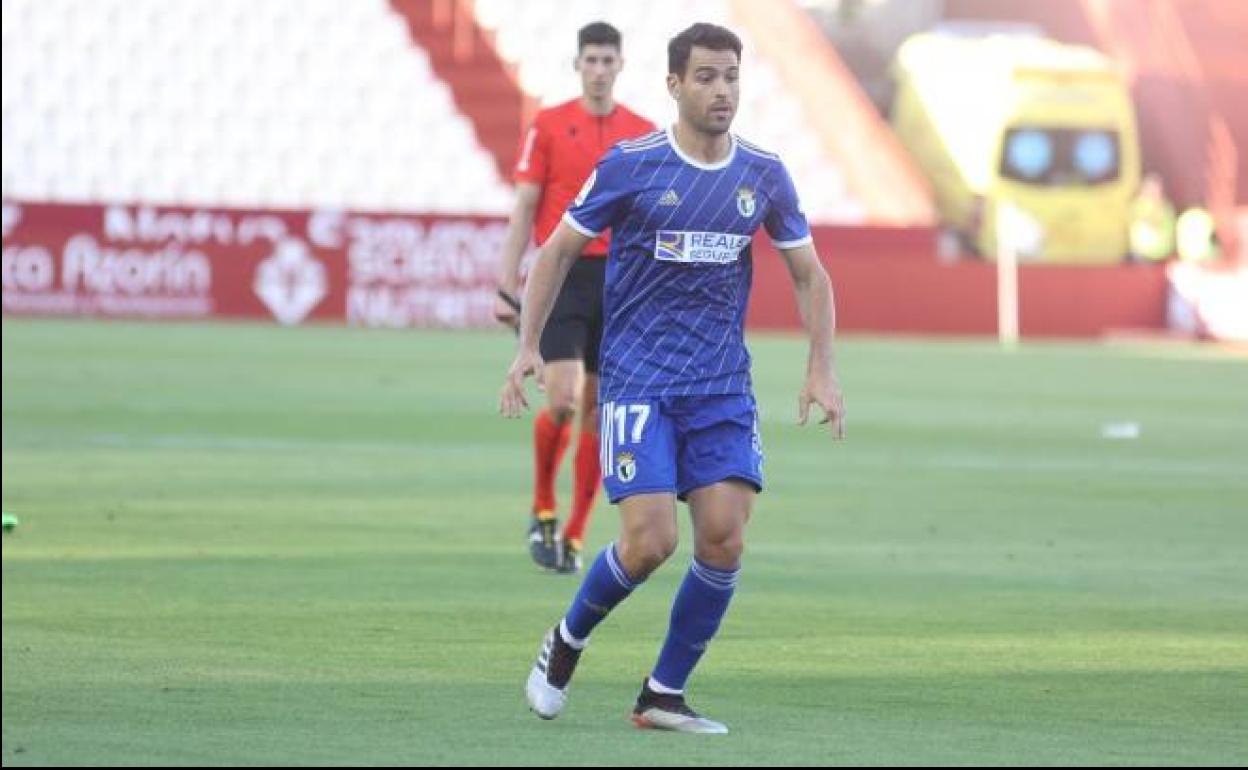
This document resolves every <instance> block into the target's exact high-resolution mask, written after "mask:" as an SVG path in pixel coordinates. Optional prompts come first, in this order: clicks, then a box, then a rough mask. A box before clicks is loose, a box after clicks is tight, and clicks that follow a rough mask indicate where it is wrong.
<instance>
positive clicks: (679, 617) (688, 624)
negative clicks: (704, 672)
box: [651, 559, 741, 691]
mask: <svg viewBox="0 0 1248 770" xmlns="http://www.w3.org/2000/svg"><path fill="white" fill-rule="evenodd" d="M740 572H741V568H740V567H738V568H737V569H731V570H723V569H716V568H715V567H712V566H711V565H709V564H707V563H705V562H702V561H698V560H697V559H694V560H693V564H691V565H690V566H689V572H688V573H686V574H685V580H684V582H683V583H681V584H680V590H679V591H677V592H676V600H675V601H674V602H672V622H671V625H670V626H669V627H668V630H667V641H665V642H664V643H663V649H662V651H661V652H659V662H658V663H656V664H655V666H654V673H653V674H651V679H653V680H655V681H656V682H657V683H658V684H660V685H662V686H663V687H666V688H668V689H671V690H678V691H679V690H684V689H685V682H687V681H689V674H690V673H691V672H692V671H693V667H694V666H696V665H698V660H699V659H701V657H702V653H704V652H706V645H707V644H708V643H709V642H710V641H711V639H712V638H713V637H714V636H715V632H716V631H718V630H719V622H720V621H721V620H723V619H724V613H725V612H727V611H728V603H729V602H730V601H732V593H733V590H734V589H736V587H737V575H739V574H740Z"/></svg>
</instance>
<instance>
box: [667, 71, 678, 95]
mask: <svg viewBox="0 0 1248 770" xmlns="http://www.w3.org/2000/svg"><path fill="white" fill-rule="evenodd" d="M667 93H668V94H669V95H670V96H671V97H672V98H673V99H675V100H677V101H680V78H679V77H677V76H676V73H674V72H669V73H667Z"/></svg>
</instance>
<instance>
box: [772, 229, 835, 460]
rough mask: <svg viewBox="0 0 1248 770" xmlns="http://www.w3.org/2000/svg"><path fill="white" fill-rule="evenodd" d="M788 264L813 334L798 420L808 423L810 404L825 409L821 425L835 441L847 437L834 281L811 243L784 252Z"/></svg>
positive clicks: (798, 301) (806, 324) (803, 318)
mask: <svg viewBox="0 0 1248 770" xmlns="http://www.w3.org/2000/svg"><path fill="white" fill-rule="evenodd" d="M780 254H781V256H783V257H784V262H785V265H786V266H787V267H788V268H789V275H790V276H791V277H792V278H793V287H794V289H795V290H796V291H797V305H798V309H799V310H800V311H801V314H802V323H803V324H804V325H805V326H806V331H807V332H808V333H809V334H810V357H809V359H808V360H807V364H806V382H805V384H804V385H803V386H802V392H801V394H800V395H799V396H798V397H797V408H798V421H799V422H800V423H801V424H802V425H805V424H806V419H807V417H808V416H809V413H810V406H811V404H818V405H819V407H820V408H822V409H823V413H824V417H823V419H822V420H820V422H821V423H827V424H828V427H829V428H831V430H832V436H833V438H838V439H840V438H844V437H845V400H844V398H843V396H842V395H841V383H840V378H839V377H838V376H837V374H836V361H835V358H834V356H833V352H832V337H833V335H834V333H835V330H836V300H835V298H834V297H833V293H832V281H831V279H829V278H828V273H827V271H826V270H824V269H823V264H822V263H820V261H819V255H818V254H817V253H816V252H815V247H814V246H813V245H812V244H809V243H807V244H805V245H802V246H797V247H795V248H792V249H782V250H781V251H780Z"/></svg>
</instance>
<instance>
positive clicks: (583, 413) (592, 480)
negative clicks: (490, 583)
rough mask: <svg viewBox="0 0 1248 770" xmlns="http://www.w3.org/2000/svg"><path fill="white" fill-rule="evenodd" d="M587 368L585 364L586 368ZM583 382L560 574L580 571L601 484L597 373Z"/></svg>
mask: <svg viewBox="0 0 1248 770" xmlns="http://www.w3.org/2000/svg"><path fill="white" fill-rule="evenodd" d="M588 365H589V362H588V361H587V362H586V366H587V368H588ZM584 382H585V384H584V385H583V386H582V388H581V409H580V438H579V439H578V441H577V445H576V459H575V465H574V471H573V477H572V514H571V515H570V516H569V517H568V523H567V525H566V526H564V528H563V538H562V549H563V553H562V554H561V556H560V559H559V571H560V572H564V573H569V574H574V573H577V572H580V571H581V566H582V564H581V552H582V550H583V546H584V541H585V530H586V528H587V527H588V526H589V518H590V515H591V514H592V512H593V509H594V500H595V499H596V498H597V497H598V487H599V485H600V484H601V482H602V465H601V463H600V461H599V460H600V459H599V454H600V450H601V447H600V445H599V433H598V422H599V413H598V375H597V373H596V372H592V373H591V372H588V371H587V372H586V373H585V380H584Z"/></svg>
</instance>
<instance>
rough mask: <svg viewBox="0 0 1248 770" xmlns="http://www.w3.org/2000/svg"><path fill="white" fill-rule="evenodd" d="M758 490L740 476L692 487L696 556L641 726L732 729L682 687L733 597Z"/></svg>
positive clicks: (638, 718)
mask: <svg viewBox="0 0 1248 770" xmlns="http://www.w3.org/2000/svg"><path fill="white" fill-rule="evenodd" d="M755 494H756V492H755V490H754V487H753V486H751V485H750V484H747V483H744V482H741V481H737V480H729V481H722V482H719V483H716V484H712V485H711V486H709V487H702V488H700V489H696V490H693V491H692V492H690V493H689V509H690V512H691V514H692V516H693V528H694V560H693V564H692V565H690V567H689V571H688V572H687V573H686V574H685V579H684V581H683V582H682V583H681V585H680V589H679V590H678V591H677V592H676V598H675V600H674V601H673V602H672V616H671V624H670V626H669V627H668V632H667V639H666V640H665V641H664V643H663V649H662V650H661V651H660V653H659V659H658V662H657V663H656V664H655V667H654V670H653V672H652V673H651V674H650V676H649V677H648V678H647V679H646V681H645V682H643V683H642V689H641V694H640V695H638V697H637V705H636V706H635V707H634V709H633V722H634V723H635V724H637V726H638V727H654V728H660V729H667V730H676V731H679V732H690V733H707V734H720V733H726V732H728V728H727V727H725V726H724V725H723V724H721V723H719V722H715V721H713V720H710V719H707V718H706V717H703V716H701V715H699V714H698V713H697V712H695V711H694V710H693V709H692V708H690V707H689V705H688V704H687V703H686V702H685V697H684V688H685V684H686V683H687V682H688V680H689V675H690V673H692V671H693V668H694V666H696V665H697V663H698V660H700V659H701V657H702V654H703V653H704V652H705V651H706V648H707V645H708V644H709V643H710V642H711V640H712V639H713V638H714V637H715V633H716V632H717V631H718V630H719V624H720V622H721V621H722V620H723V617H724V614H725V613H726V612H727V611H728V605H729V603H730V602H731V601H732V595H733V592H734V590H735V589H736V585H737V575H738V573H739V572H740V560H741V551H742V547H743V543H744V536H745V525H746V523H747V522H748V521H749V518H750V511H751V510H752V507H753V504H754V497H755Z"/></svg>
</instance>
